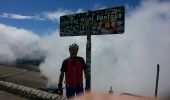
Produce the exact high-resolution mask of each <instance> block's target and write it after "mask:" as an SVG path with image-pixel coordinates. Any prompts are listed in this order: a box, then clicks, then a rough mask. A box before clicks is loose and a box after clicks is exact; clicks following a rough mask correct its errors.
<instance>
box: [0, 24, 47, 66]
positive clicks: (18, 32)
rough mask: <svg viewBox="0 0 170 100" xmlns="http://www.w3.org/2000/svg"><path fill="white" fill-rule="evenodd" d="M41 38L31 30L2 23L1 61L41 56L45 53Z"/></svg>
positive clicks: (0, 39)
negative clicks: (42, 48)
mask: <svg viewBox="0 0 170 100" xmlns="http://www.w3.org/2000/svg"><path fill="white" fill-rule="evenodd" d="M40 40H41V39H40V37H39V36H38V35H36V34H35V33H33V32H31V31H28V30H25V29H18V28H16V27H12V26H8V25H4V24H0V48H1V49H0V63H14V62H15V61H16V60H17V59H23V58H29V59H36V58H39V57H40V56H41V54H42V55H44V54H43V52H44V51H43V50H41V47H40V46H39V44H40ZM42 51H43V52H42Z"/></svg>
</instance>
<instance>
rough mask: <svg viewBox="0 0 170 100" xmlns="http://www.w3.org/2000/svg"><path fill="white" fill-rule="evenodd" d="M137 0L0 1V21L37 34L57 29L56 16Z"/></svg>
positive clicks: (136, 1)
mask: <svg viewBox="0 0 170 100" xmlns="http://www.w3.org/2000/svg"><path fill="white" fill-rule="evenodd" d="M139 2H140V0H84V1H83V0H72V1H68V0H12V1H11V0H1V3H0V23H1V24H5V25H9V26H12V27H16V28H19V29H26V30H30V31H32V32H34V33H36V34H38V35H39V36H42V35H45V34H49V33H51V32H52V31H55V30H56V29H57V30H58V29H59V21H58V18H59V16H60V15H63V14H69V13H78V12H82V11H87V10H96V9H100V8H103V7H106V8H107V7H117V6H122V5H126V6H127V5H128V6H130V7H136V6H138V5H139Z"/></svg>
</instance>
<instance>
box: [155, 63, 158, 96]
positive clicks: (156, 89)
mask: <svg viewBox="0 0 170 100" xmlns="http://www.w3.org/2000/svg"><path fill="white" fill-rule="evenodd" d="M158 81H159V64H157V76H156V86H155V98H157V93H158Z"/></svg>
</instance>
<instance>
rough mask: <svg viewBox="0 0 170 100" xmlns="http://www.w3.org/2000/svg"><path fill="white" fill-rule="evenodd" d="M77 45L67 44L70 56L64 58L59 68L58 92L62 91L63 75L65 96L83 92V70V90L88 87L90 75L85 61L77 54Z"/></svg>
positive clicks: (68, 96)
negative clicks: (84, 82)
mask: <svg viewBox="0 0 170 100" xmlns="http://www.w3.org/2000/svg"><path fill="white" fill-rule="evenodd" d="M78 49H79V46H78V45H77V44H75V43H73V44H71V45H70V46H69V52H70V57H69V58H67V59H65V60H64V61H63V63H62V67H61V69H60V71H61V73H60V77H59V84H58V88H59V93H62V82H63V78H64V75H65V82H66V95H67V98H70V97H72V96H75V94H76V95H78V94H79V93H83V92H84V89H83V71H84V74H85V79H86V87H85V90H88V89H90V80H89V79H90V75H89V72H88V68H87V66H86V64H85V61H84V59H83V58H82V57H78V56H77V52H78Z"/></svg>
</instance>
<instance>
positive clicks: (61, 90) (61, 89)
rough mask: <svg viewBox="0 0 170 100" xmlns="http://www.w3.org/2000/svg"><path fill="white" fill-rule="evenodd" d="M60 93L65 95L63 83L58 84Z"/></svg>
mask: <svg viewBox="0 0 170 100" xmlns="http://www.w3.org/2000/svg"><path fill="white" fill-rule="evenodd" d="M58 94H59V95H63V85H62V83H59V84H58Z"/></svg>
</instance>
